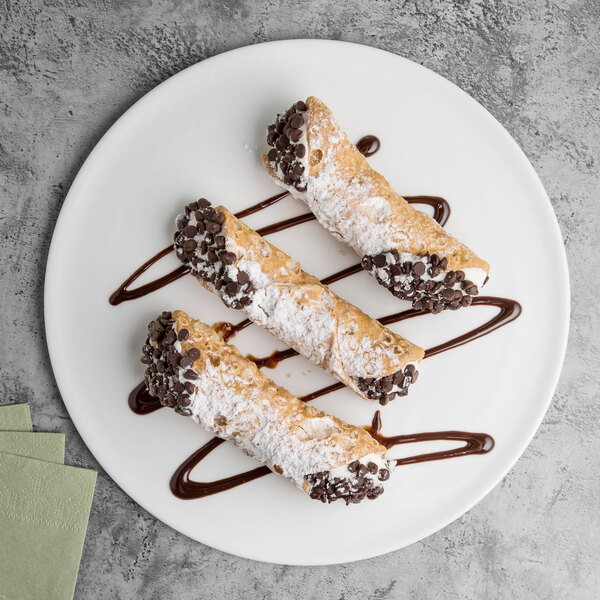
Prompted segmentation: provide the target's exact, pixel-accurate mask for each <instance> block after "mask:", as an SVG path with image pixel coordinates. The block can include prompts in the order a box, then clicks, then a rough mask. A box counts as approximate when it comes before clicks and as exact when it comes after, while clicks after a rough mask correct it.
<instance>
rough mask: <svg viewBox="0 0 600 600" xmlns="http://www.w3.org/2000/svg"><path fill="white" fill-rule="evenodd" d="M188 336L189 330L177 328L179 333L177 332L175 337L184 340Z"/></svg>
mask: <svg viewBox="0 0 600 600" xmlns="http://www.w3.org/2000/svg"><path fill="white" fill-rule="evenodd" d="M188 337H190V332H189V331H188V330H187V329H180V330H179V333H178V334H177V339H178V340H179V341H180V342H185V340H187V339H188Z"/></svg>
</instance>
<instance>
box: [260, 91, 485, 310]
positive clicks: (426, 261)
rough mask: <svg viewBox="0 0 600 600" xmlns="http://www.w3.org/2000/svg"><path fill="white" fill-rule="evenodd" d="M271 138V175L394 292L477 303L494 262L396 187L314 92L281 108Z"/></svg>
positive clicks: (444, 304)
mask: <svg viewBox="0 0 600 600" xmlns="http://www.w3.org/2000/svg"><path fill="white" fill-rule="evenodd" d="M267 143H268V144H269V146H272V148H271V149H270V150H269V152H268V153H267V154H265V155H263V163H264V166H265V169H266V171H267V173H268V174H269V175H270V177H271V178H272V179H273V181H275V183H277V184H278V185H280V186H282V187H284V188H285V189H286V190H288V191H289V192H290V193H291V194H292V195H293V196H294V197H295V198H298V199H299V200H302V201H303V202H305V203H306V204H307V205H308V207H309V208H310V210H311V211H312V212H313V213H314V215H315V216H316V218H317V219H318V220H319V222H320V223H321V224H322V225H323V226H324V227H325V228H326V229H328V230H329V231H330V232H331V233H332V234H333V235H334V236H335V237H336V238H337V239H339V240H341V241H343V242H344V243H346V244H348V245H349V246H350V247H352V248H353V249H354V250H355V251H356V252H357V253H358V254H359V255H360V256H361V257H362V266H363V268H364V269H365V270H367V271H369V273H371V274H372V275H373V276H374V277H375V278H376V279H377V281H378V282H379V283H380V284H381V285H383V286H384V287H386V288H387V289H388V290H389V291H390V292H391V293H392V294H394V295H395V296H397V297H398V298H402V299H405V300H410V301H411V302H412V306H413V308H415V309H418V310H427V311H431V312H433V313H439V312H441V311H442V310H444V309H451V310H456V309H458V308H460V307H462V306H469V305H470V304H471V302H472V298H473V296H475V295H477V294H478V293H479V289H480V288H481V286H482V285H483V284H484V283H485V282H486V281H487V278H488V273H489V265H488V263H486V262H485V261H484V260H482V259H480V258H479V257H478V256H477V255H476V254H475V253H474V252H473V251H472V250H470V249H469V248H467V246H465V245H464V244H462V243H461V242H459V241H458V240H457V239H455V238H454V237H452V236H451V235H450V234H448V233H447V232H446V231H445V230H444V229H442V227H440V226H439V225H438V224H437V223H436V222H435V221H434V220H433V219H431V218H430V217H428V216H427V215H425V214H424V213H422V212H420V211H418V210H416V209H415V208H413V207H412V206H411V205H410V204H408V203H407V202H406V201H405V200H404V198H402V197H401V196H400V195H399V194H397V193H396V192H394V190H393V189H392V187H391V185H390V184H389V182H388V181H387V180H386V179H385V178H384V177H383V176H382V175H380V174H379V173H377V172H376V171H375V170H373V169H372V168H371V167H370V166H369V163H368V162H367V160H366V159H365V158H364V156H363V155H362V154H361V153H360V152H359V151H358V150H357V148H356V147H355V146H354V144H352V143H351V142H350V141H349V139H348V137H347V135H346V134H345V133H344V132H343V131H342V130H341V128H340V127H339V125H338V124H337V122H336V120H335V119H334V117H333V115H332V113H331V111H330V110H329V109H328V108H327V106H325V105H324V104H323V103H322V102H321V101H320V100H318V99H317V98H315V97H314V96H311V97H310V98H308V99H307V101H306V103H305V102H302V101H300V102H297V103H296V104H294V105H293V106H292V107H291V108H290V109H289V110H288V111H287V112H285V113H282V114H280V115H277V119H276V121H275V123H273V124H272V125H269V128H268V134H267Z"/></svg>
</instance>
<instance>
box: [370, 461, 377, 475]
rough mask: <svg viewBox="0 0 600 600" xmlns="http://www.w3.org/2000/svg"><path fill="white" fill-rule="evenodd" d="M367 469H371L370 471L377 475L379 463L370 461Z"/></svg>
mask: <svg viewBox="0 0 600 600" xmlns="http://www.w3.org/2000/svg"><path fill="white" fill-rule="evenodd" d="M367 469H369V473H371V475H375V473H377V471H378V468H377V465H376V464H375V463H374V462H368V463H367Z"/></svg>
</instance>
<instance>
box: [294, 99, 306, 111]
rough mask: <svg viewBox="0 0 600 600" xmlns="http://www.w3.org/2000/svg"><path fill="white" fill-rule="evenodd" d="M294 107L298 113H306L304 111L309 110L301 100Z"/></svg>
mask: <svg viewBox="0 0 600 600" xmlns="http://www.w3.org/2000/svg"><path fill="white" fill-rule="evenodd" d="M294 106H295V108H296V110H297V111H298V112H304V111H306V110H308V108H307V107H306V104H304V102H302V100H299V101H298V102H296V104H295V105H294Z"/></svg>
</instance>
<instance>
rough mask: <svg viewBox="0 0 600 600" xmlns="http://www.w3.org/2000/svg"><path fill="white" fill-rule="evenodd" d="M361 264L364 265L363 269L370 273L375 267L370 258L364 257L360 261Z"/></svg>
mask: <svg viewBox="0 0 600 600" xmlns="http://www.w3.org/2000/svg"><path fill="white" fill-rule="evenodd" d="M360 264H361V265H362V268H363V269H364V270H365V271H370V270H371V268H372V267H373V260H372V259H371V257H370V256H363V257H362V260H361V261H360Z"/></svg>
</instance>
